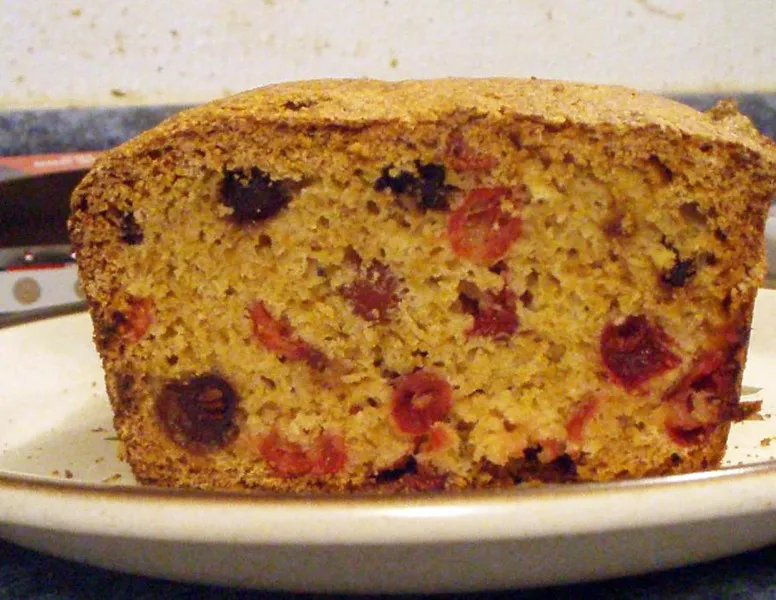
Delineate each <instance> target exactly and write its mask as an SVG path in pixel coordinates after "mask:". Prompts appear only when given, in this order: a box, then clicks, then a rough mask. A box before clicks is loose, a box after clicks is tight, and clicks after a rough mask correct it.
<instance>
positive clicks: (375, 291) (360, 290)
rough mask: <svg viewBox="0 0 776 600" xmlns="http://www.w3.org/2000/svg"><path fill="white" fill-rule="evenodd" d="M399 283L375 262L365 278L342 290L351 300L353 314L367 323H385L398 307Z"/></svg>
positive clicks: (358, 279)
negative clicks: (389, 314) (397, 292)
mask: <svg viewBox="0 0 776 600" xmlns="http://www.w3.org/2000/svg"><path fill="white" fill-rule="evenodd" d="M396 288H397V282H396V278H395V277H394V275H393V273H392V272H391V270H390V269H389V268H388V267H387V266H385V265H384V264H382V263H381V262H378V261H373V262H372V264H371V265H370V266H369V267H368V268H367V270H366V274H365V275H364V276H363V277H359V278H357V279H356V280H355V281H354V282H353V283H351V284H350V285H347V286H345V287H344V288H342V295H343V296H345V298H347V299H348V300H350V302H351V304H352V305H353V312H354V313H356V314H357V315H358V316H359V317H361V318H363V319H366V320H367V321H385V320H387V319H388V313H389V311H390V310H391V309H392V308H394V307H395V306H396V304H397V303H398V301H399V297H398V296H397V294H396Z"/></svg>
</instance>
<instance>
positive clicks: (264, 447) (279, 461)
mask: <svg viewBox="0 0 776 600" xmlns="http://www.w3.org/2000/svg"><path fill="white" fill-rule="evenodd" d="M259 452H260V453H261V456H262V458H264V460H265V461H267V463H268V464H269V466H270V468H271V469H272V470H273V471H274V472H275V474H276V475H279V476H280V477H301V476H302V475H307V474H308V473H309V472H310V471H311V470H312V468H313V465H312V461H311V460H310V457H309V456H308V455H307V450H305V449H304V448H303V447H302V446H301V445H300V444H297V443H296V442H290V441H288V440H287V439H285V438H283V437H281V436H280V434H279V433H278V432H277V430H276V429H272V431H270V433H269V435H267V436H266V437H265V438H263V439H262V440H261V442H260V443H259Z"/></svg>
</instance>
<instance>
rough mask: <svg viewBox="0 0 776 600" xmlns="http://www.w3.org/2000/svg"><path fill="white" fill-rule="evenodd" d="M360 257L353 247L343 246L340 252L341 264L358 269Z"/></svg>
mask: <svg viewBox="0 0 776 600" xmlns="http://www.w3.org/2000/svg"><path fill="white" fill-rule="evenodd" d="M361 261H362V259H361V255H360V254H359V253H358V252H356V250H355V248H353V246H345V248H344V249H343V250H342V262H343V263H345V264H346V265H349V266H351V267H355V268H358V267H360V266H361Z"/></svg>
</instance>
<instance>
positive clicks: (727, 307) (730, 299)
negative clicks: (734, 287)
mask: <svg viewBox="0 0 776 600" xmlns="http://www.w3.org/2000/svg"><path fill="white" fill-rule="evenodd" d="M732 304H733V297H732V296H731V295H730V294H729V293H728V294H727V295H726V296H725V298H724V300H722V309H723V310H724V311H725V312H727V313H729V312H730V306H731V305H732Z"/></svg>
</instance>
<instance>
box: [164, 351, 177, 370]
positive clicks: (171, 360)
mask: <svg viewBox="0 0 776 600" xmlns="http://www.w3.org/2000/svg"><path fill="white" fill-rule="evenodd" d="M167 364H168V365H170V366H171V367H174V366H175V365H177V364H178V356H177V355H175V354H173V355H172V356H168V357H167Z"/></svg>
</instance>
